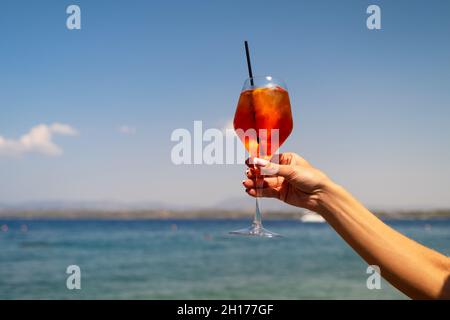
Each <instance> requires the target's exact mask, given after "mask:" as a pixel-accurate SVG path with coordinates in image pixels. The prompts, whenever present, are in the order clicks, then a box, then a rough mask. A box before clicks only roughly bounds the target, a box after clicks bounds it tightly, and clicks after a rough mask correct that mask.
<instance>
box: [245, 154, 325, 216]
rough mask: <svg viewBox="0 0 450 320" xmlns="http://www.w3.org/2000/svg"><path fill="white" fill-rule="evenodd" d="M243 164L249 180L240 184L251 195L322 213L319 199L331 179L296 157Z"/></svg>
mask: <svg viewBox="0 0 450 320" xmlns="http://www.w3.org/2000/svg"><path fill="white" fill-rule="evenodd" d="M246 164H247V165H248V166H249V169H248V170H247V172H246V174H247V178H248V179H246V180H244V181H243V182H242V183H243V185H244V187H245V188H246V189H245V191H246V192H247V193H248V194H249V195H250V196H252V197H256V196H258V197H268V198H277V199H279V200H281V201H284V202H286V203H288V204H290V205H293V206H297V207H301V208H306V209H309V210H312V211H316V212H319V211H321V210H320V209H321V207H320V197H321V194H322V193H323V191H324V188H326V186H327V185H328V183H329V182H330V180H329V179H328V177H327V176H326V175H325V174H324V173H322V172H321V171H319V170H317V169H316V168H314V167H313V166H311V165H310V164H309V163H308V162H307V161H306V160H305V159H303V158H302V157H300V156H299V155H297V154H295V153H282V154H279V155H274V156H273V157H272V158H271V159H270V161H267V160H264V159H259V158H249V159H247V161H246ZM260 174H261V175H262V177H261V175H260ZM262 178H263V179H262ZM319 213H320V212H319Z"/></svg>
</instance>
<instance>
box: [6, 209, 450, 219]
mask: <svg viewBox="0 0 450 320" xmlns="http://www.w3.org/2000/svg"><path fill="white" fill-rule="evenodd" d="M374 213H375V214H376V215H377V216H379V217H380V218H382V219H446V218H450V210H433V211H419V210H418V211H392V212H387V211H375V212H374ZM303 214H305V211H304V210H302V209H297V210H291V211H273V210H265V211H264V219H300V217H301V216H302V215H303ZM252 215H253V208H252V209H248V210H222V209H214V208H212V209H202V210H163V209H123V210H107V209H104V208H102V209H63V210H62V209H11V208H9V209H5V208H3V209H0V219H2V218H3V219H6V218H25V219H251V217H252Z"/></svg>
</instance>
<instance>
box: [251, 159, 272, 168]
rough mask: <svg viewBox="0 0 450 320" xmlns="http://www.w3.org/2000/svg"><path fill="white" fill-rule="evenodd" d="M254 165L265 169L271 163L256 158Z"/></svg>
mask: <svg viewBox="0 0 450 320" xmlns="http://www.w3.org/2000/svg"><path fill="white" fill-rule="evenodd" d="M253 163H254V164H256V165H258V166H262V167H265V166H266V165H267V164H268V163H269V161H267V160H264V159H261V158H254V159H253Z"/></svg>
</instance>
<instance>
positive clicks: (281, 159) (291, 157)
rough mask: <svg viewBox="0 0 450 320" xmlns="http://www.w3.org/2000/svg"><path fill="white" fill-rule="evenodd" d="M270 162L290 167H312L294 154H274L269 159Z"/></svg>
mask: <svg viewBox="0 0 450 320" xmlns="http://www.w3.org/2000/svg"><path fill="white" fill-rule="evenodd" d="M270 162H273V163H277V164H290V165H299V166H302V167H307V168H311V167H312V166H311V165H310V164H309V162H308V161H306V160H305V159H304V158H302V157H301V156H299V155H298V154H296V153H292V152H285V153H280V154H275V155H273V156H272V158H270Z"/></svg>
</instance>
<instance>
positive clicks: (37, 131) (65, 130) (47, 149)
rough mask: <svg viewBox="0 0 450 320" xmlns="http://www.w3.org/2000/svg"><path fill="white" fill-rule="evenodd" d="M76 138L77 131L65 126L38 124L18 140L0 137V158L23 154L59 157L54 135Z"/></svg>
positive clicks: (59, 124)
mask: <svg viewBox="0 0 450 320" xmlns="http://www.w3.org/2000/svg"><path fill="white" fill-rule="evenodd" d="M58 134H59V135H64V136H76V135H78V132H77V130H75V129H74V128H72V127H71V126H69V125H67V124H61V123H53V124H51V125H45V124H40V125H37V126H35V127H33V128H31V129H30V131H29V132H28V133H26V134H24V135H23V136H22V137H20V138H19V139H6V138H4V137H2V136H0V156H1V155H10V156H18V155H22V154H25V153H33V152H34V153H41V154H45V155H48V156H59V155H61V154H62V153H63V150H62V149H61V148H60V147H59V146H58V145H56V144H55V143H54V142H53V140H52V138H53V136H54V135H58Z"/></svg>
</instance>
